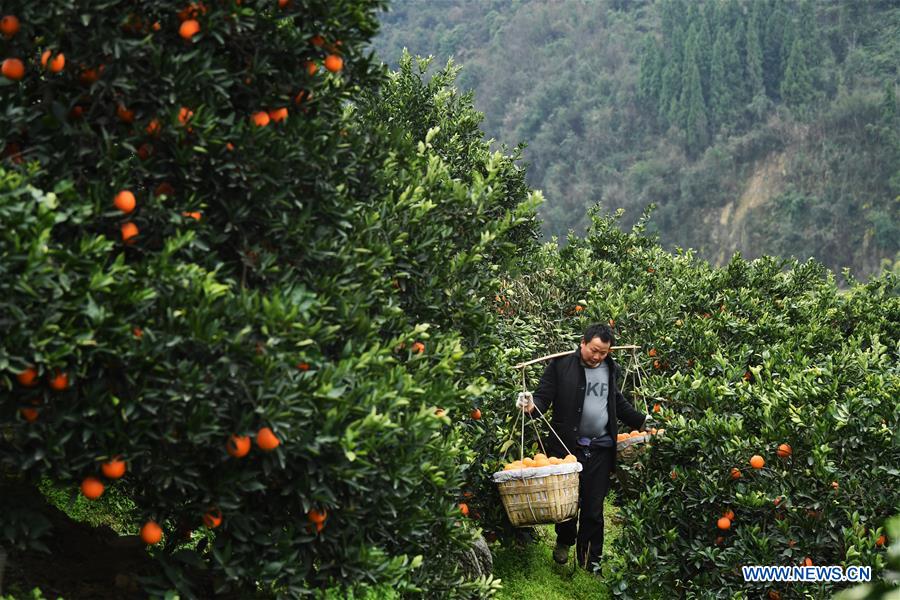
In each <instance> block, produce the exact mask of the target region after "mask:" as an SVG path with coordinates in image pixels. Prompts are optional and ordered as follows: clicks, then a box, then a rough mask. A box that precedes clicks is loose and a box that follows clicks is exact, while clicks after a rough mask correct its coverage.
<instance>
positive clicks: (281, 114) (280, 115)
mask: <svg viewBox="0 0 900 600" xmlns="http://www.w3.org/2000/svg"><path fill="white" fill-rule="evenodd" d="M287 117H288V109H286V108H284V107H281V108H273V109H272V110H270V111H269V118H270V119H272V122H273V123H280V122H282V121H284V120H286V119H287Z"/></svg>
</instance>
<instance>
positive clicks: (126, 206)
mask: <svg viewBox="0 0 900 600" xmlns="http://www.w3.org/2000/svg"><path fill="white" fill-rule="evenodd" d="M113 204H114V205H115V206H116V208H118V209H119V210H121V211H122V212H123V213H125V214H128V213H130V212H131V211H133V210H134V207H135V204H136V202H135V200H134V194H132V193H131V191H130V190H122V191H121V192H119V193H118V194H116V197H115V198H114V199H113Z"/></svg>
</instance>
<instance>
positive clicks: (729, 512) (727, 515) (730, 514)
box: [722, 508, 734, 521]
mask: <svg viewBox="0 0 900 600" xmlns="http://www.w3.org/2000/svg"><path fill="white" fill-rule="evenodd" d="M722 516H723V517H725V518H726V519H728V520H729V521H734V511H733V510H731V509H730V508H729V509H728V510H726V511H725V512H724V513H723V514H722Z"/></svg>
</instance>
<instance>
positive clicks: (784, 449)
mask: <svg viewBox="0 0 900 600" xmlns="http://www.w3.org/2000/svg"><path fill="white" fill-rule="evenodd" d="M792 452H793V450H792V449H791V445H790V444H781V445H780V446H778V453H777V454H778V456H779V457H780V458H787V457H788V456H790V455H791V453H792Z"/></svg>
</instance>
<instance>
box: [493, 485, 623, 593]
mask: <svg viewBox="0 0 900 600" xmlns="http://www.w3.org/2000/svg"><path fill="white" fill-rule="evenodd" d="M612 500H613V498H612V494H611V493H610V495H609V496H608V497H607V498H606V504H605V505H604V509H603V514H604V520H605V528H604V539H603V572H604V573H606V572H607V571H608V568H609V561H610V559H611V558H612V549H611V546H612V543H613V540H615V539H616V538H617V537H618V536H619V534H620V532H621V529H622V528H621V526H620V525H618V524H616V523H614V522H612V519H613V518H614V517H615V516H616V515H617V514H618V508H617V507H616V506H615V505H613V503H612ZM537 532H538V543H536V544H529V545H527V546H525V547H499V546H497V547H495V548H493V549H492V550H493V551H494V576H495V577H498V578H500V579H501V580H502V582H503V590H502V591H501V592H500V593H499V594H497V598H498V599H500V600H581V599H585V600H587V599H591V600H603V599H605V598H611V597H612V595H611V594H610V592H609V588H608V586H607V585H606V584H605V583H604V582H603V581H602V580H600V579H597V578H595V577H594V576H593V575H589V574H588V573H587V572H585V570H584V569H581V568H578V569H575V572H574V573H573V572H572V557H571V555H570V557H569V563H568V564H566V565H565V566H561V565H557V564H556V563H555V562H553V557H552V552H553V546H554V544H555V543H556V533H555V532H554V530H553V526H552V525H545V526H541V527H538V528H537ZM574 551H575V549H574V547H573V548H572V550H571V552H572V553H574Z"/></svg>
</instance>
